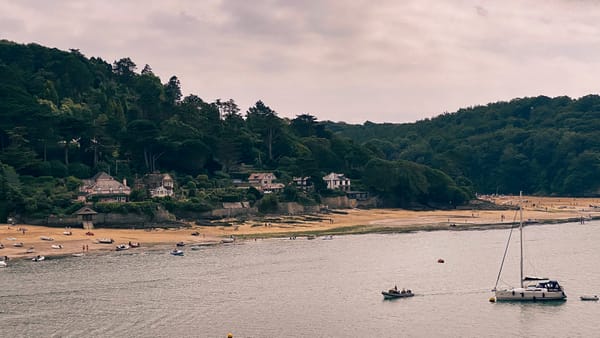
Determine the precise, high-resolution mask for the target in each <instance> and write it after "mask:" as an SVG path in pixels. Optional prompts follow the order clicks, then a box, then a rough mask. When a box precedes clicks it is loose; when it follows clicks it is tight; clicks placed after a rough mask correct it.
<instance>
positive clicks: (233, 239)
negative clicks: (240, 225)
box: [221, 237, 235, 243]
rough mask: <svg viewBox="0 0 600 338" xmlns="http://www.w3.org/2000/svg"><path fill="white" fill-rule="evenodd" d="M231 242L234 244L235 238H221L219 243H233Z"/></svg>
mask: <svg viewBox="0 0 600 338" xmlns="http://www.w3.org/2000/svg"><path fill="white" fill-rule="evenodd" d="M233 242H235V238H233V237H227V238H223V239H222V240H221V243H233Z"/></svg>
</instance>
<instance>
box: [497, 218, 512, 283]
mask: <svg viewBox="0 0 600 338" xmlns="http://www.w3.org/2000/svg"><path fill="white" fill-rule="evenodd" d="M516 218H517V215H516V213H515V216H514V218H513V221H514V220H516ZM514 228H515V225H514V222H513V225H512V226H511V227H510V232H509V233H508V241H506V248H504V255H503V256H502V263H500V271H498V277H496V284H495V285H494V290H496V288H497V287H498V281H499V280H500V276H501V275H502V268H503V267H504V260H506V254H507V253H508V246H509V245H510V238H511V236H512V233H513V229H514Z"/></svg>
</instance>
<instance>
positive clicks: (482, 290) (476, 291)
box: [415, 289, 489, 296]
mask: <svg viewBox="0 0 600 338" xmlns="http://www.w3.org/2000/svg"><path fill="white" fill-rule="evenodd" d="M487 292H489V290H488V289H479V290H455V291H447V292H423V293H419V294H416V295H415V296H444V295H468V294H478V293H487Z"/></svg>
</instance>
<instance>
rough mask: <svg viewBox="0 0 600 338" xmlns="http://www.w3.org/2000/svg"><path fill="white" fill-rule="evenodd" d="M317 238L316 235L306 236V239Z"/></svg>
mask: <svg viewBox="0 0 600 338" xmlns="http://www.w3.org/2000/svg"><path fill="white" fill-rule="evenodd" d="M315 238H317V235H308V236H306V239H315Z"/></svg>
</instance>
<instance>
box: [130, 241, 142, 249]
mask: <svg viewBox="0 0 600 338" xmlns="http://www.w3.org/2000/svg"><path fill="white" fill-rule="evenodd" d="M129 246H130V247H131V248H139V247H140V242H129Z"/></svg>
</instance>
